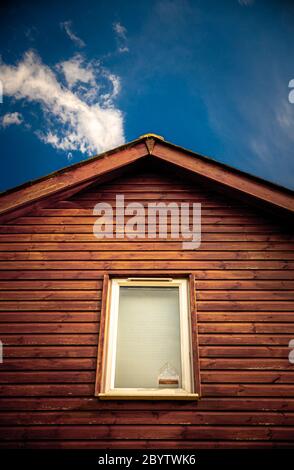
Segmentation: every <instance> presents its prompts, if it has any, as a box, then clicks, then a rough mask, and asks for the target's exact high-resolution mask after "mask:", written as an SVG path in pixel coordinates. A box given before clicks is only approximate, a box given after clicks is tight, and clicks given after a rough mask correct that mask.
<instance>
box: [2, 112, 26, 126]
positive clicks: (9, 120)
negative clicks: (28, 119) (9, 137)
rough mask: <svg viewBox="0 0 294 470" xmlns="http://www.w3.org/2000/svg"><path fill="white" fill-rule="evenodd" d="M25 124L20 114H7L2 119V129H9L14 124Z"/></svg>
mask: <svg viewBox="0 0 294 470" xmlns="http://www.w3.org/2000/svg"><path fill="white" fill-rule="evenodd" d="M22 122H23V117H22V115H21V114H20V113H17V112H15V113H7V114H4V116H3V117H2V119H1V125H2V127H8V126H11V125H12V124H15V125H17V126H19V125H20V124H22Z"/></svg>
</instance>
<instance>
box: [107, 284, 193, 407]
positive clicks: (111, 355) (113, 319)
mask: <svg viewBox="0 0 294 470" xmlns="http://www.w3.org/2000/svg"><path fill="white" fill-rule="evenodd" d="M122 286H132V287H141V286H145V287H159V286H160V287H171V286H173V287H178V288H179V304H180V305H179V307H180V340H181V365H182V387H181V388H160V389H159V388H115V387H114V379H115V377H114V376H115V365H116V364H115V361H116V346H117V330H118V313H119V291H120V287H122ZM197 366H198V365H197ZM98 396H99V397H100V398H102V399H103V398H104V399H173V400H175V399H196V398H198V394H197V393H194V378H193V361H192V337H191V315H190V302H189V285H188V280H187V279H177V278H174V279H170V278H168V279H166V278H113V279H111V280H110V290H109V294H108V301H107V310H106V319H105V332H104V345H103V358H102V380H101V389H100V393H99V394H98Z"/></svg>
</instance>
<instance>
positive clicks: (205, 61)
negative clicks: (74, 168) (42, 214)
mask: <svg viewBox="0 0 294 470" xmlns="http://www.w3.org/2000/svg"><path fill="white" fill-rule="evenodd" d="M22 3H24V2H17V1H15V2H13V1H11V2H9V3H7V6H2V7H1V10H0V25H1V26H0V39H1V41H0V44H1V51H0V54H1V62H0V80H1V82H2V85H3V89H4V94H3V103H1V104H0V139H1V164H2V165H1V166H2V168H1V176H0V189H1V190H5V189H7V188H10V187H13V186H16V185H18V184H21V183H23V182H25V181H28V180H31V179H35V178H37V177H40V176H43V175H46V174H48V173H50V172H52V171H55V170H57V169H59V168H62V167H64V166H67V165H69V164H71V163H76V162H78V161H80V160H84V159H86V158H88V157H89V156H90V155H95V154H96V153H99V152H101V151H104V150H107V149H109V148H113V147H116V146H117V145H120V144H121V143H123V142H128V141H130V140H133V139H135V138H137V137H138V136H140V135H142V134H144V133H147V132H154V133H157V134H160V135H162V136H164V137H165V139H166V140H169V141H171V142H174V143H175V144H177V145H181V146H183V147H185V148H189V149H191V150H194V151H196V152H199V153H201V154H204V155H207V156H211V157H213V158H215V159H216V160H219V161H221V162H224V163H227V164H229V165H232V166H234V167H236V168H239V169H241V170H244V171H247V172H249V173H252V174H255V175H258V176H261V177H262V178H265V179H268V180H271V181H274V182H276V183H278V184H281V185H283V186H287V187H290V188H292V189H293V188H294V156H293V153H294V150H293V149H294V103H291V101H294V99H293V100H291V99H290V100H289V92H290V88H289V82H290V80H292V79H294V59H293V39H294V2H293V1H286V0H272V1H271V0H223V1H220V0H148V1H147V0H137V1H133V0H124V1H123V0H121V1H115V0H107V1H106V0H99V1H97V0H93V1H92V0H83V1H74V0H73V1H72V2H62V1H59V2H57V1H55V0H51V1H50V2H30V1H27V2H25V4H22Z"/></svg>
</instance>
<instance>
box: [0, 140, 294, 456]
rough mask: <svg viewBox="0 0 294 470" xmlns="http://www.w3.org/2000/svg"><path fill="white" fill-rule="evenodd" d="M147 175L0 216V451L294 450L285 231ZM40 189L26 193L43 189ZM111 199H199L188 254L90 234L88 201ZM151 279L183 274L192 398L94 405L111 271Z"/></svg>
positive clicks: (175, 243) (242, 208)
mask: <svg viewBox="0 0 294 470" xmlns="http://www.w3.org/2000/svg"><path fill="white" fill-rule="evenodd" d="M155 150H156V151H158V152H159V147H157V149H156V146H155V147H154V151H155ZM143 151H145V150H144V149H141V150H140V152H143ZM160 152H161V150H160ZM161 153H162V152H161ZM166 157H167V156H166V154H164V155H163V154H162V155H161V156H160V158H162V159H165V158H166ZM124 158H126V159H127V158H128V157H127V156H126V157H124ZM137 158H138V154H135V153H134V154H132V155H131V159H137ZM176 158H177V159H178V158H179V155H176ZM97 162H98V161H97ZM122 163H123V162H122ZM179 163H180V162H179V161H177V164H179ZM116 164H117V165H119V164H120V163H119V162H116ZM95 165H96V164H95ZM97 165H98V163H97ZM99 165H100V164H99ZM155 170H156V168H152V167H151V166H150V164H149V167H148V166H147V165H146V167H144V165H142V167H141V169H140V171H139V172H137V173H132V174H131V173H130V174H126V175H124V176H120V177H119V178H117V179H114V180H113V181H107V182H106V183H105V184H104V185H99V186H96V187H95V186H93V187H89V188H88V189H83V191H82V192H80V193H75V194H71V195H70V194H68V195H67V196H64V197H61V198H60V199H59V200H57V199H54V200H53V199H52V198H51V199H48V200H47V202H45V203H44V201H43V202H42V205H40V204H39V205H34V206H31V209H30V211H29V212H27V210H26V212H25V213H19V215H18V216H17V217H16V218H15V219H14V220H7V221H6V222H3V223H2V224H1V226H0V339H1V340H2V341H3V344H4V362H3V364H1V365H0V397H1V399H0V425H1V427H0V437H1V442H0V447H1V448H5V447H6V448H9V447H11V448H13V447H14V448H16V447H30V448H54V447H56V446H58V447H60V448H104V447H105V446H107V447H108V448H138V447H141V448H143V447H144V448H156V447H161V448H162V449H164V448H175V449H176V448H178V449H184V448H226V447H235V448H239V447H240V448H249V447H252V448H274V447H279V448H283V447H289V446H290V447H294V392H293V384H294V368H293V365H292V364H290V362H289V360H288V354H289V351H290V350H289V348H288V345H289V341H290V340H291V339H292V338H294V313H293V306H294V300H293V287H294V259H293V257H294V243H293V242H294V237H293V233H291V230H290V226H289V225H287V224H286V225H284V224H283V223H282V222H280V221H277V220H276V219H275V218H274V217H271V216H269V215H268V214H267V213H265V212H263V211H262V210H261V209H260V210H259V209H256V207H254V206H252V205H251V204H250V203H249V202H248V203H247V202H246V201H244V202H240V201H239V200H237V199H231V198H229V197H228V196H227V195H225V194H221V193H219V192H216V191H214V190H212V189H210V188H209V187H207V186H206V185H201V184H200V183H197V184H195V183H194V182H189V181H188V180H186V179H185V178H182V177H181V176H180V175H177V174H174V173H173V172H172V171H170V170H168V171H167V170H166V171H165V172H164V173H163V172H158V171H157V172H156V171H155ZM83 171H84V170H83ZM78 176H79V177H80V176H81V177H82V178H87V175H86V174H84V173H83V174H80V175H77V177H78ZM88 176H89V175H88ZM226 177H227V176H226ZM67 179H68V176H66V175H65V176H64V181H63V183H62V184H65V185H66V184H67V183H68V181H67ZM72 182H73V183H74V181H72ZM45 183H46V180H45V181H44V188H43V189H42V188H41V187H40V191H39V190H38V191H39V193H38V194H37V193H36V194H35V196H37V197H39V196H40V197H41V196H42V194H43V193H42V191H43V190H44V191H47V189H48V188H47V189H46V185H47V184H48V182H47V183H46V184H45ZM231 183H232V180H230V181H229V182H228V184H231ZM260 190H261V191H262V194H263V197H264V198H268V197H272V194H269V193H268V192H264V189H263V188H260ZM28 192H29V189H28V188H27V189H25V193H24V194H25V197H26V201H29V200H30V197H32V196H30V195H29V194H28ZM117 193H119V194H125V197H126V200H127V201H128V202H134V201H141V202H142V203H144V206H145V207H146V205H147V204H148V203H150V202H154V201H162V202H170V201H177V202H179V203H180V202H184V201H186V202H187V201H189V202H202V210H203V222H204V223H203V226H202V228H203V230H202V244H201V247H200V248H199V250H195V251H184V250H182V246H181V240H173V239H170V238H169V239H167V240H164V239H153V240H148V239H147V240H146V239H144V238H141V239H139V238H138V239H134V240H130V239H129V238H127V237H126V236H125V237H124V238H122V239H104V240H97V239H95V237H94V236H93V220H94V219H95V218H93V216H92V210H93V206H94V204H95V203H96V202H103V201H105V202H111V201H114V197H115V194H117ZM10 202H11V203H12V202H13V203H15V202H16V203H17V201H12V200H11V201H10ZM285 202H286V203H287V201H285V200H284V199H283V200H282V199H279V204H282V205H283V204H284V203H285ZM7 204H8V202H7ZM7 207H8V206H7ZM154 273H157V274H158V275H165V276H166V275H168V276H172V275H174V276H186V275H187V273H191V276H190V290H191V293H192V296H191V312H192V327H193V329H194V331H193V334H194V335H195V334H196V335H197V338H198V340H197V342H198V347H197V348H194V351H193V353H194V359H193V361H194V363H195V365H197V364H199V370H198V369H197V367H195V371H196V374H195V379H196V388H197V387H198V388H197V390H199V384H200V383H201V400H199V401H195V402H190V401H189V402H179V401H177V402H173V401H168V402H164V401H152V402H148V401H136V402H131V401H115V400H114V401H101V400H99V399H98V398H97V397H95V382H96V380H97V383H99V381H100V376H99V374H100V372H101V361H102V354H101V353H102V348H101V346H99V349H98V341H99V345H101V342H102V340H103V331H104V326H103V325H104V321H105V310H106V298H107V284H108V276H109V275H115V276H130V275H132V276H136V275H138V274H139V275H140V276H142V275H144V274H146V275H147V274H153V275H154ZM195 299H196V301H195ZM97 352H98V358H97ZM97 371H98V373H97ZM198 375H199V376H198ZM96 390H98V388H96Z"/></svg>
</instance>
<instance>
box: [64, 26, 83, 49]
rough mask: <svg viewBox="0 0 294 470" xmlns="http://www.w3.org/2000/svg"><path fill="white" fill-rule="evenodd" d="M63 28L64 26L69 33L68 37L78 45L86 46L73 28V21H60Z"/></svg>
mask: <svg viewBox="0 0 294 470" xmlns="http://www.w3.org/2000/svg"><path fill="white" fill-rule="evenodd" d="M60 26H61V28H63V29H64V30H65V32H66V34H67V35H68V37H69V38H70V39H71V40H72V42H74V43H75V45H76V46H78V47H80V48H82V47H85V45H86V44H85V43H84V41H83V40H82V39H81V38H79V37H78V36H77V35H76V34H75V33H74V32H73V30H72V21H64V22H63V23H60Z"/></svg>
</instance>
